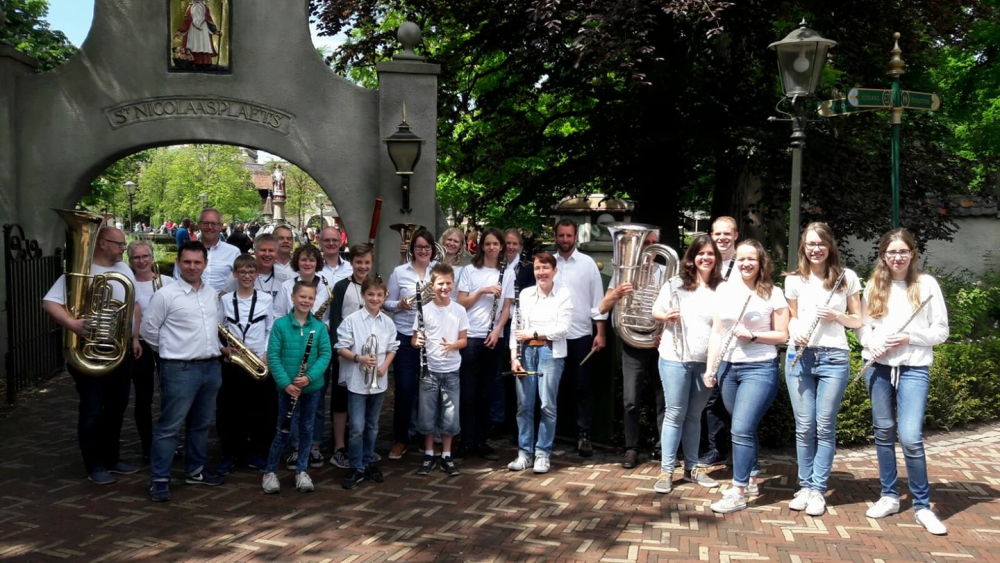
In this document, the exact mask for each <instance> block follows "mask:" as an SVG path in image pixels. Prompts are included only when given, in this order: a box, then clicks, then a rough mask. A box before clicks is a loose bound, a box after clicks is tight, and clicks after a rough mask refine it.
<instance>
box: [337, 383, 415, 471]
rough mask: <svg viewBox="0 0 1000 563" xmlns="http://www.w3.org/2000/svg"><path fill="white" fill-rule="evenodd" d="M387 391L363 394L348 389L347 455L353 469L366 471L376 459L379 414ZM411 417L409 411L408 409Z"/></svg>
mask: <svg viewBox="0 0 1000 563" xmlns="http://www.w3.org/2000/svg"><path fill="white" fill-rule="evenodd" d="M383 400H385V393H376V394H374V395H362V394H360V393H353V392H350V391H348V395H347V416H348V437H349V438H348V441H347V457H348V458H350V461H351V469H358V470H361V471H364V469H365V468H366V467H368V466H369V465H371V464H372V463H373V462H374V460H375V438H376V437H378V415H379V413H380V412H381V411H382V401H383ZM407 418H409V411H407Z"/></svg>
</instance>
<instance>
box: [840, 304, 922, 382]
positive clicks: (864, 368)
mask: <svg viewBox="0 0 1000 563" xmlns="http://www.w3.org/2000/svg"><path fill="white" fill-rule="evenodd" d="M930 300H931V298H930V297H928V298H927V299H924V300H923V301H921V302H920V305H919V306H917V308H916V309H914V310H913V314H912V315H910V318H908V319H906V322H905V323H903V326H901V327H899V330H897V331H896V332H894V333H893V334H899V333H900V332H903V331H904V330H906V327H908V326H910V323H911V322H913V319H915V318H917V315H918V314H919V313H920V311H921V310H922V309H923V308H924V306H925V305H927V304H928V303H930ZM872 356H873V357H872V359H870V360H868V361H867V362H865V365H864V366H862V367H861V371H859V372H858V374H857V375H855V376H854V379H858V378H859V377H861V376H862V375H864V374H865V372H866V371H868V370H870V369H872V366H873V365H875V360H876V359H877V358H875V357H874V354H872Z"/></svg>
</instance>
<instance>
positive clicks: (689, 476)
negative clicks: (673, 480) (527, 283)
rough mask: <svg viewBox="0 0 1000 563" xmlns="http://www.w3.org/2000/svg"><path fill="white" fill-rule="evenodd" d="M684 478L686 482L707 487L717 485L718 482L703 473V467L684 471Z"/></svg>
mask: <svg viewBox="0 0 1000 563" xmlns="http://www.w3.org/2000/svg"><path fill="white" fill-rule="evenodd" d="M684 480H685V481H687V482H688V483H694V484H696V485H701V486H702V487H708V488H709V489H711V488H714V487H718V486H719V482H718V481H716V480H715V479H712V478H711V477H709V476H708V474H707V473H705V470H704V469H694V470H691V471H684Z"/></svg>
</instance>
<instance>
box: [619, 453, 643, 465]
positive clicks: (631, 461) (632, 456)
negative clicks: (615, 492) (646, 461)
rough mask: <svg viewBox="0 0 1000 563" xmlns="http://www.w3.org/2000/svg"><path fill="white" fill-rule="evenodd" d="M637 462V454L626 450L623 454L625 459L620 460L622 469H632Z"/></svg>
mask: <svg viewBox="0 0 1000 563" xmlns="http://www.w3.org/2000/svg"><path fill="white" fill-rule="evenodd" d="M638 462H639V452H637V451H635V450H627V451H626V452H625V459H624V460H622V467H623V468H624V469H632V468H634V467H635V466H636V464H637V463H638Z"/></svg>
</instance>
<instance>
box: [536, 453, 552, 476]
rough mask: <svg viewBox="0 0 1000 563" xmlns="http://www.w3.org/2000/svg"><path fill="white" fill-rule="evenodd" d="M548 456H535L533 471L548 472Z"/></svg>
mask: <svg viewBox="0 0 1000 563" xmlns="http://www.w3.org/2000/svg"><path fill="white" fill-rule="evenodd" d="M549 465H550V464H549V458H547V457H542V456H537V457H535V469H534V471H535V473H548V472H549Z"/></svg>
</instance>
